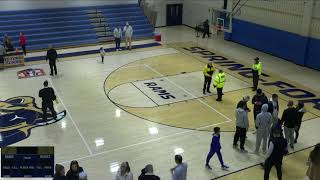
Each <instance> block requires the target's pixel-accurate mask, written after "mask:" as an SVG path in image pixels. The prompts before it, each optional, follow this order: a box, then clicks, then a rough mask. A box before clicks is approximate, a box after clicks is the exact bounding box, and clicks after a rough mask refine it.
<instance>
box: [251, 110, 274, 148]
mask: <svg viewBox="0 0 320 180" xmlns="http://www.w3.org/2000/svg"><path fill="white" fill-rule="evenodd" d="M261 110H262V111H261V113H259V114H258V115H257V120H256V121H257V123H256V126H257V128H258V129H257V139H256V150H255V153H257V154H258V153H259V149H260V144H261V141H262V151H263V152H264V153H265V152H266V151H267V144H268V142H267V140H268V136H269V134H270V128H271V124H272V119H273V118H272V115H271V113H269V112H268V104H264V105H262V108H261Z"/></svg>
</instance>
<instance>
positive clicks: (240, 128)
mask: <svg viewBox="0 0 320 180" xmlns="http://www.w3.org/2000/svg"><path fill="white" fill-rule="evenodd" d="M245 107H246V103H245V102H244V101H240V103H239V107H238V108H237V109H236V113H235V116H236V133H235V134H234V138H233V147H237V145H238V141H239V139H240V150H241V152H247V151H246V150H245V148H244V144H245V141H246V135H247V130H248V129H249V120H248V112H247V111H246V110H245Z"/></svg>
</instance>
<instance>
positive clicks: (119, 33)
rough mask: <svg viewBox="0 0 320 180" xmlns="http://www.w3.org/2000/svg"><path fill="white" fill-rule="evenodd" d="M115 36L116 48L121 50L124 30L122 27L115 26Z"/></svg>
mask: <svg viewBox="0 0 320 180" xmlns="http://www.w3.org/2000/svg"><path fill="white" fill-rule="evenodd" d="M113 36H114V39H115V41H116V50H117V51H119V50H121V48H120V43H121V36H122V30H121V28H120V27H118V28H117V27H116V28H114V31H113Z"/></svg>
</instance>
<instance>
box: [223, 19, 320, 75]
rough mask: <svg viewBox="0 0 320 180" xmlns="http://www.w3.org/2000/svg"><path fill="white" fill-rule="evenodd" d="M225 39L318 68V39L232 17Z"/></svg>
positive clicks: (319, 53)
mask: <svg viewBox="0 0 320 180" xmlns="http://www.w3.org/2000/svg"><path fill="white" fill-rule="evenodd" d="M232 26H233V27H232V33H231V34H230V33H226V34H225V39H226V40H230V41H234V42H237V43H240V44H243V45H245V46H248V47H251V48H254V49H257V50H259V51H263V52H266V53H269V54H272V55H274V56H277V57H281V58H283V59H286V60H288V61H291V62H293V63H296V64H299V65H303V66H304V65H305V66H308V67H311V68H313V69H318V70H320V61H319V59H320V39H314V38H308V37H304V36H300V35H298V34H294V33H290V32H287V31H282V30H278V29H274V28H270V27H267V26H262V25H259V24H255V23H251V22H247V21H243V20H239V19H233V22H232Z"/></svg>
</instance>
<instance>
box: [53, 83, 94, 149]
mask: <svg viewBox="0 0 320 180" xmlns="http://www.w3.org/2000/svg"><path fill="white" fill-rule="evenodd" d="M48 81H49V82H50V84H51V86H52V88H53V89H54V91H55V93H56V95H57V96H58V98H59V101H60V102H61V104H62V105H63V107H64V108H65V110H66V112H67V115H68V116H69V117H70V120H71V122H72V123H73V125H74V127H75V128H76V130H77V131H78V133H79V135H80V137H81V139H82V141H83V143H84V144H85V146H86V147H87V149H88V151H89V153H90V155H92V154H93V153H92V151H91V149H90V147H89V145H88V143H87V141H86V140H85V139H84V137H83V135H82V134H81V132H80V130H79V128H78V126H77V124H76V122H75V121H74V120H73V118H72V116H71V114H70V112H69V111H68V109H67V107H66V105H65V104H64V103H63V101H62V98H61V97H60V95H59V93H58V91H57V89H56V88H55V87H54V85H53V83H52V81H51V79H48Z"/></svg>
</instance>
